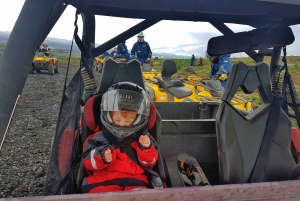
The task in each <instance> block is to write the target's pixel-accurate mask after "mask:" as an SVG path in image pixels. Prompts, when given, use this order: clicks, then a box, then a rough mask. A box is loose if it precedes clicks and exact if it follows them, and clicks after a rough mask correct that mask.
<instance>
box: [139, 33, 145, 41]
mask: <svg viewBox="0 0 300 201" xmlns="http://www.w3.org/2000/svg"><path fill="white" fill-rule="evenodd" d="M144 37H145V35H144V33H143V32H142V31H141V32H140V33H138V35H137V38H138V42H144Z"/></svg>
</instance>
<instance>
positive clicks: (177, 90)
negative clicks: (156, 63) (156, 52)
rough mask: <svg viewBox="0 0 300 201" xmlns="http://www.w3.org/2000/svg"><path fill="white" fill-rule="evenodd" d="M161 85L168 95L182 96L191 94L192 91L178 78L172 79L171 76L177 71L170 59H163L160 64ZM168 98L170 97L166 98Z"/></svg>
mask: <svg viewBox="0 0 300 201" xmlns="http://www.w3.org/2000/svg"><path fill="white" fill-rule="evenodd" d="M161 67H162V69H161V75H162V80H161V82H162V83H161V87H162V88H163V89H164V90H166V92H167V94H168V96H175V97H177V98H184V97H187V96H190V95H192V93H193V92H192V91H191V90H190V89H188V88H186V87H185V86H184V84H183V83H182V82H181V81H180V80H172V79H171V76H172V75H174V74H175V73H176V72H177V68H176V64H175V62H174V61H172V60H163V62H162V65H161ZM168 99H169V100H170V98H168Z"/></svg>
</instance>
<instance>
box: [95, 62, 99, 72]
mask: <svg viewBox="0 0 300 201" xmlns="http://www.w3.org/2000/svg"><path fill="white" fill-rule="evenodd" d="M94 68H95V71H98V65H97V63H96V62H94Z"/></svg>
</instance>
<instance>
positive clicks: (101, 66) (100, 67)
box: [98, 64, 103, 73]
mask: <svg viewBox="0 0 300 201" xmlns="http://www.w3.org/2000/svg"><path fill="white" fill-rule="evenodd" d="M102 70H103V64H99V65H98V71H99V73H102Z"/></svg>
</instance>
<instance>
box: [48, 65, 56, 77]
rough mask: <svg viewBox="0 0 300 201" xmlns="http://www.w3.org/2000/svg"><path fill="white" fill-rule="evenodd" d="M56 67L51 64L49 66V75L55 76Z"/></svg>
mask: <svg viewBox="0 0 300 201" xmlns="http://www.w3.org/2000/svg"><path fill="white" fill-rule="evenodd" d="M54 70H55V66H54V65H53V64H49V66H48V72H49V75H54Z"/></svg>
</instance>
